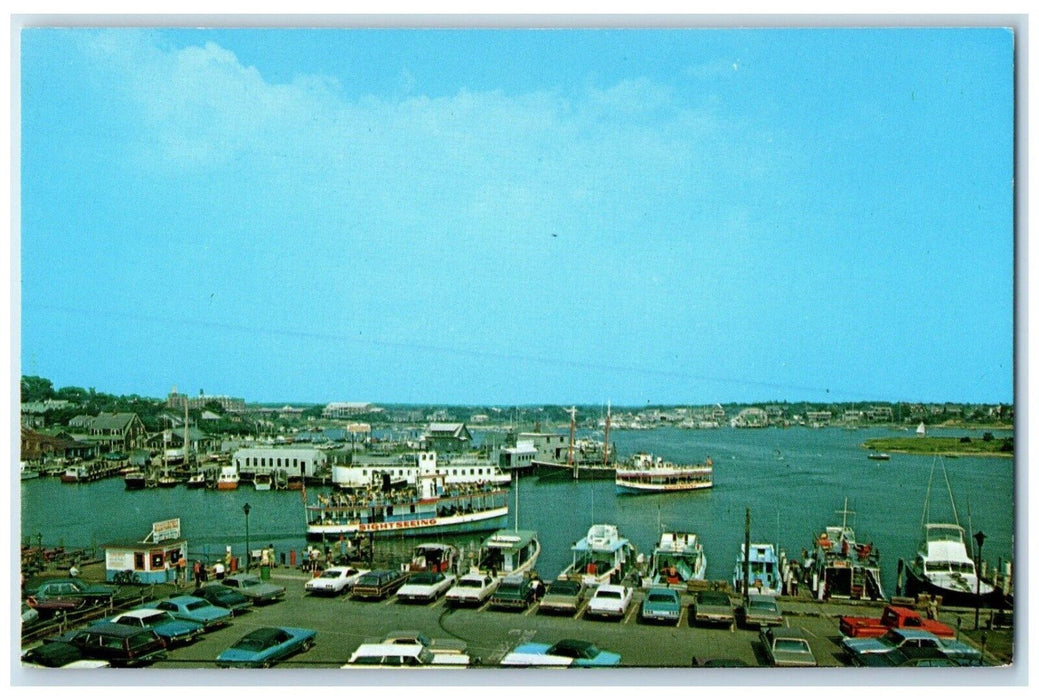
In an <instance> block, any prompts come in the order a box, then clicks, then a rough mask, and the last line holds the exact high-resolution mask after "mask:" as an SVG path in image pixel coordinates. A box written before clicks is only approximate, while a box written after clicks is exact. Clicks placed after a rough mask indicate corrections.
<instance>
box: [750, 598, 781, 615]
mask: <svg viewBox="0 0 1039 700" xmlns="http://www.w3.org/2000/svg"><path fill="white" fill-rule="evenodd" d="M750 609H751V610H754V611H756V612H776V610H778V608H777V607H776V604H775V603H773V602H772V601H770V600H752V601H750Z"/></svg>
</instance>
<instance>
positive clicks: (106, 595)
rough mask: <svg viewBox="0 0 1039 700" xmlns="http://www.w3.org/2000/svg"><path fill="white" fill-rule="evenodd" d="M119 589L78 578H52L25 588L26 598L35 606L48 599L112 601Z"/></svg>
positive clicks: (89, 601)
mask: <svg viewBox="0 0 1039 700" xmlns="http://www.w3.org/2000/svg"><path fill="white" fill-rule="evenodd" d="M116 591H118V589H117V588H116V587H115V586H107V585H105V584H102V583H87V582H86V581H83V580H82V579H78V578H52V579H43V580H41V581H38V582H34V583H33V584H32V585H30V586H27V587H26V589H25V599H26V601H27V602H28V603H29V605H31V606H32V607H34V608H40V607H44V606H43V604H44V603H46V602H48V601H56V600H57V601H60V600H72V601H76V602H77V603H79V604H84V603H85V604H87V605H91V604H95V603H110V602H111V601H112V598H113V597H114V596H115V594H116Z"/></svg>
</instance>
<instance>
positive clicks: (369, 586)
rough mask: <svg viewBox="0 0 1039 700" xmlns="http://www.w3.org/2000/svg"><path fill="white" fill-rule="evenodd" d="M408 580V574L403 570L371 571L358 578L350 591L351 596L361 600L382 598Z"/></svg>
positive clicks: (392, 592)
mask: <svg viewBox="0 0 1039 700" xmlns="http://www.w3.org/2000/svg"><path fill="white" fill-rule="evenodd" d="M407 580H408V575H407V574H406V573H404V572H402V571H394V570H393V569H378V570H376V571H369V572H368V573H366V574H364V575H363V576H361V577H360V578H359V579H357V582H356V583H354V585H353V589H352V590H351V591H350V596H351V597H353V598H357V599H360V600H382V599H384V598H388V597H389V596H391V595H393V594H394V593H396V592H397V589H399V588H400V587H401V586H403V585H404V582H405V581H407Z"/></svg>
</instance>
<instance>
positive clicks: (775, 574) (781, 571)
mask: <svg viewBox="0 0 1039 700" xmlns="http://www.w3.org/2000/svg"><path fill="white" fill-rule="evenodd" d="M745 551H746V547H745V545H744V544H742V543H741V544H740V553H739V556H738V557H737V558H736V567H735V569H734V570H733V573H732V586H733V588H734V589H736V591H738V592H740V593H743V592H744V590H743V588H744V585H743V584H744V577H746V582H747V587H748V588H749V589H750V590H749V591H748V592H749V593H761V594H764V595H782V593H783V578H784V575H785V574H786V567H787V561H786V553H785V552H783V551H779V552H777V551H776V546H775V545H773V544H770V543H768V542H752V543H751V545H750V560H749V568H745V566H746V564H747V563H748V562H747V561H746V558H745V557H744V552H745Z"/></svg>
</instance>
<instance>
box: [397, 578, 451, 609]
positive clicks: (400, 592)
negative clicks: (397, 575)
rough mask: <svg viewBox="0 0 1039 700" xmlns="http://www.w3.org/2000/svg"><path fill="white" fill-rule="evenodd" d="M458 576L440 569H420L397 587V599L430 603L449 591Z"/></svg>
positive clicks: (404, 601)
mask: <svg viewBox="0 0 1039 700" xmlns="http://www.w3.org/2000/svg"><path fill="white" fill-rule="evenodd" d="M457 578H458V577H456V576H455V575H454V574H444V573H441V572H439V571H419V572H416V573H414V574H412V575H411V576H409V577H408V580H407V582H405V584H404V585H403V586H401V587H400V588H399V589H397V600H399V601H400V602H402V603H430V602H432V601H434V600H436V599H437V598H439V597H440V596H442V595H444V594H445V593H447V591H448V590H449V589H450V588H451V586H453V585H455V581H456V580H457Z"/></svg>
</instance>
